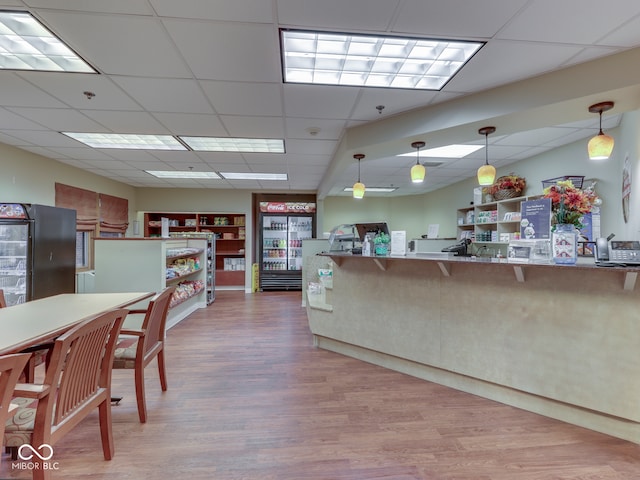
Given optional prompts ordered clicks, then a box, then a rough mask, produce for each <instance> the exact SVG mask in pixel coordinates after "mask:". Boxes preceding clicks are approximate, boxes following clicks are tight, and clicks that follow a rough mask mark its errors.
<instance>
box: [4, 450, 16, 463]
mask: <svg viewBox="0 0 640 480" xmlns="http://www.w3.org/2000/svg"><path fill="white" fill-rule="evenodd" d="M4 451H5V452H6V453H10V454H11V461H13V462H15V461H16V460H18V447H5V449H4Z"/></svg>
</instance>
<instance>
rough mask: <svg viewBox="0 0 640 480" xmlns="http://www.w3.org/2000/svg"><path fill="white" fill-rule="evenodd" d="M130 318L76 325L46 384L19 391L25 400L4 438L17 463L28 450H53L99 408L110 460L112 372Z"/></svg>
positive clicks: (119, 314)
mask: <svg viewBox="0 0 640 480" xmlns="http://www.w3.org/2000/svg"><path fill="white" fill-rule="evenodd" d="M126 315H127V310H125V309H117V310H111V311H108V312H106V313H103V314H101V315H97V316H95V317H93V318H90V319H88V320H85V321H84V322H82V323H80V324H78V325H76V326H75V327H73V328H72V329H71V330H69V331H68V332H66V333H64V334H63V335H61V336H60V337H58V338H57V339H56V340H55V342H54V345H53V351H52V353H51V362H50V364H49V368H47V371H46V374H45V380H44V383H43V384H42V385H36V384H23V385H18V387H17V388H16V390H15V394H16V396H17V397H23V398H22V399H18V398H16V399H14V402H16V401H19V400H23V401H22V406H21V407H20V408H18V410H17V411H16V413H15V415H14V416H13V417H12V418H10V419H9V421H8V422H7V424H6V427H5V432H4V444H5V446H7V447H11V448H12V453H13V457H14V458H15V457H16V455H15V454H17V451H18V448H19V447H20V446H21V445H24V444H29V445H32V446H34V448H37V447H36V446H41V445H44V444H47V445H50V446H53V445H55V444H56V443H57V442H58V441H59V440H60V439H61V438H62V437H63V436H64V435H66V434H67V433H68V432H69V431H70V430H71V429H73V428H74V427H75V426H76V425H77V424H78V423H79V422H80V421H82V420H83V419H84V418H86V417H87V416H88V415H90V414H91V413H93V411H94V409H95V408H98V412H99V421H100V434H101V440H102V451H103V454H104V458H105V460H111V458H112V457H113V435H112V428H111V372H112V365H113V354H114V352H115V347H116V342H117V339H118V334H119V333H120V329H121V328H122V323H123V322H124V318H125V316H126ZM34 399H35V400H37V401H35V402H34ZM24 400H26V401H24ZM31 461H33V462H35V463H36V465H35V467H34V468H33V479H34V480H47V479H48V478H49V475H50V469H47V468H44V463H45V462H44V461H43V460H42V459H41V458H39V457H38V456H37V455H34V456H33V458H32V460H31Z"/></svg>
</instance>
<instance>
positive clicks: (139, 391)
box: [135, 365, 147, 423]
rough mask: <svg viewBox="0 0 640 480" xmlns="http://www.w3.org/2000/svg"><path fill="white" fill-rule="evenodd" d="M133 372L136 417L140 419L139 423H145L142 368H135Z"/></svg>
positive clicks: (145, 409)
mask: <svg viewBox="0 0 640 480" xmlns="http://www.w3.org/2000/svg"><path fill="white" fill-rule="evenodd" d="M135 371H136V372H135V382H136V399H137V401H138V417H140V423H145V422H146V421H147V403H146V401H145V398H144V366H141V365H138V366H136V369H135Z"/></svg>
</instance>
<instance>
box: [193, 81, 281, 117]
mask: <svg viewBox="0 0 640 480" xmlns="http://www.w3.org/2000/svg"><path fill="white" fill-rule="evenodd" d="M200 84H201V86H202V89H203V90H204V92H205V94H206V95H207V97H208V98H209V101H210V102H211V104H212V105H213V107H214V109H215V111H216V113H219V114H221V115H224V114H233V115H259V116H275V115H278V116H280V115H282V93H281V92H282V87H281V86H280V85H279V84H276V83H242V82H219V81H218V82H216V81H207V80H205V81H202V82H200Z"/></svg>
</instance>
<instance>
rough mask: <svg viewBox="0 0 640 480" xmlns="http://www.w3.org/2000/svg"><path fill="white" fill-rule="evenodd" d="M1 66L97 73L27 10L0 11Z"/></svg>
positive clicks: (15, 68)
mask: <svg viewBox="0 0 640 480" xmlns="http://www.w3.org/2000/svg"><path fill="white" fill-rule="evenodd" d="M0 69H6V70H38V71H46V72H75V73H97V72H96V71H95V70H94V69H93V68H92V67H91V66H90V65H89V64H87V63H86V62H85V61H84V60H82V59H81V58H80V57H79V56H78V55H76V54H75V53H74V52H73V50H71V49H70V48H69V47H68V46H67V45H65V44H64V43H63V42H62V41H61V40H60V39H59V38H57V37H56V36H54V35H53V34H52V33H51V32H50V31H49V30H48V29H47V28H46V27H45V26H44V25H42V24H41V23H40V22H39V21H38V20H36V19H35V18H34V17H33V16H31V14H30V13H28V12H18V11H7V10H3V11H0Z"/></svg>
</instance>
